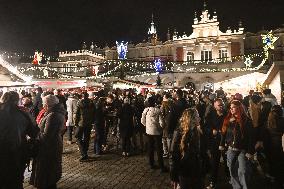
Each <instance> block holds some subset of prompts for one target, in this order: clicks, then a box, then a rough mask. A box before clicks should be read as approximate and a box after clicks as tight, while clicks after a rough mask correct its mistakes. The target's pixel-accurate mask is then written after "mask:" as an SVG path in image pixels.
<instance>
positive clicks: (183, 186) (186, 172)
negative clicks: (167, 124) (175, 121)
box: [169, 108, 203, 189]
mask: <svg viewBox="0 0 284 189" xmlns="http://www.w3.org/2000/svg"><path fill="white" fill-rule="evenodd" d="M199 122H200V118H199V116H198V113H197V110H196V109H192V108H189V109H186V110H185V111H184V112H183V114H182V117H181V120H180V127H178V128H177V129H176V130H175V132H174V135H173V141H172V145H171V149H170V159H169V164H170V178H171V180H172V183H173V185H174V188H175V189H176V188H177V185H179V186H180V189H189V188H193V189H201V188H203V187H202V186H203V184H202V180H203V179H202V173H201V172H202V171H201V165H200V163H199V162H200V131H199V129H198V126H199Z"/></svg>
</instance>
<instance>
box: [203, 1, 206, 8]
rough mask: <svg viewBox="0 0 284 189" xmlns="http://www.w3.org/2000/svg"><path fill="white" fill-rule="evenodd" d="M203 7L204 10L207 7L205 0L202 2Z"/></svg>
mask: <svg viewBox="0 0 284 189" xmlns="http://www.w3.org/2000/svg"><path fill="white" fill-rule="evenodd" d="M203 9H204V10H206V9H207V4H206V1H205V0H204V3H203Z"/></svg>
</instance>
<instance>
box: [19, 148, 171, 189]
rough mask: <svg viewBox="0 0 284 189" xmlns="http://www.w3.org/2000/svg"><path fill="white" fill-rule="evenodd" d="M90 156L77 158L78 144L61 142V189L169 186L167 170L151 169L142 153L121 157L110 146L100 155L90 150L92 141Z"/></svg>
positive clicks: (156, 188) (158, 188)
mask: <svg viewBox="0 0 284 189" xmlns="http://www.w3.org/2000/svg"><path fill="white" fill-rule="evenodd" d="M89 156H91V158H90V160H89V161H87V162H79V158H80V154H79V151H78V146H77V145H76V144H75V143H74V144H71V145H68V144H66V143H64V154H63V174H62V178H61V179H60V181H59V182H58V188H60V189H63V188H64V189H67V188H69V189H72V188H74V189H75V188H80V189H81V188H82V189H83V188H85V189H92V188H98V189H111V188H115V189H116V188H117V189H119V188H121V189H127V188H151V189H168V188H172V187H171V185H170V180H169V174H168V173H160V170H159V169H157V170H151V169H150V168H149V166H148V164H147V162H148V161H147V158H146V156H145V155H132V156H130V157H126V158H124V157H122V156H121V153H120V150H116V147H115V146H110V151H109V152H108V153H106V154H104V155H101V156H95V155H94V154H93V147H92V145H91V146H90V148H89ZM29 177H30V173H29V172H27V171H26V173H25V183H24V188H25V189H33V187H32V186H30V185H29V184H28V180H29Z"/></svg>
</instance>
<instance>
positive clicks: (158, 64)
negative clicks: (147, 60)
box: [154, 59, 162, 73]
mask: <svg viewBox="0 0 284 189" xmlns="http://www.w3.org/2000/svg"><path fill="white" fill-rule="evenodd" d="M154 64H155V70H156V73H160V72H161V71H162V62H161V59H156V60H155V61H154Z"/></svg>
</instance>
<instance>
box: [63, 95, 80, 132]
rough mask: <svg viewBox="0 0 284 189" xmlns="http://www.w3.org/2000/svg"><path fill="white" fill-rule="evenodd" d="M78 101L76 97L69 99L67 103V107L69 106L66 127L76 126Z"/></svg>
mask: <svg viewBox="0 0 284 189" xmlns="http://www.w3.org/2000/svg"><path fill="white" fill-rule="evenodd" d="M78 101H79V100H78V99H77V98H75V97H68V99H67V101H66V106H67V113H68V117H67V122H66V126H67V127H68V126H75V122H74V120H75V116H76V111H77V104H78Z"/></svg>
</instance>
